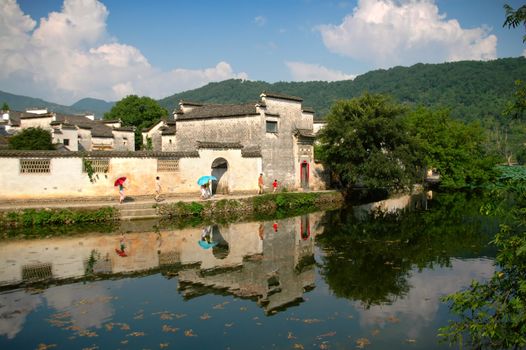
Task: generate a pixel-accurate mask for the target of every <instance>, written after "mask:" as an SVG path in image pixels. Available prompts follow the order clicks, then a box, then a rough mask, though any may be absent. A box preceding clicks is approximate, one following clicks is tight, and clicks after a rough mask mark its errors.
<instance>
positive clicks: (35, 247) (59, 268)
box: [0, 214, 320, 311]
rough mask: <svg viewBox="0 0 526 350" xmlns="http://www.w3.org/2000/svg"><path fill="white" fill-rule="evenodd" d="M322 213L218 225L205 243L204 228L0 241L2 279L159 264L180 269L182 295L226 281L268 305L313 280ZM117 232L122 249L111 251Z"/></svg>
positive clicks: (294, 298)
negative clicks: (121, 252)
mask: <svg viewBox="0 0 526 350" xmlns="http://www.w3.org/2000/svg"><path fill="white" fill-rule="evenodd" d="M319 215H320V214H311V215H305V216H303V217H298V218H291V219H285V220H280V221H277V222H275V223H274V222H265V223H257V222H256V223H235V224H230V225H228V226H215V227H214V228H213V230H212V232H213V241H216V242H218V243H219V244H218V245H217V246H215V247H212V248H210V249H203V247H202V246H200V245H199V244H198V242H199V241H200V239H201V235H202V229H201V228H187V229H182V230H178V231H160V232H159V233H156V232H140V233H128V234H126V235H125V236H121V235H118V234H117V235H85V236H82V237H75V238H64V237H60V238H49V239H46V240H23V241H8V242H1V243H0V286H5V287H7V286H13V287H15V286H19V285H24V284H31V283H33V282H37V281H49V280H62V279H77V278H82V277H84V276H85V273H86V271H90V272H93V273H95V274H107V275H115V274H133V273H138V272H141V273H144V272H145V271H152V273H153V272H157V271H159V270H160V271H161V273H162V274H164V275H167V276H173V275H178V276H179V280H180V283H181V285H182V286H184V287H182V288H181V293H183V295H184V296H186V297H191V296H192V295H195V290H197V289H195V288H194V287H193V286H197V285H200V286H206V287H208V288H212V289H216V288H217V289H224V288H226V289H228V291H229V292H230V293H232V294H235V295H238V296H240V297H256V298H257V299H258V302H259V303H260V304H261V305H262V306H264V307H265V309H266V310H267V311H270V310H272V309H275V308H279V307H281V306H284V305H287V304H289V303H291V302H298V301H301V300H302V295H303V293H304V291H305V290H308V289H310V288H312V287H313V286H314V268H313V263H314V260H313V249H314V240H313V237H314V235H315V231H316V230H317V229H318V227H317V224H316V223H317V222H318V221H319ZM123 237H124V238H123ZM121 239H123V241H124V245H125V252H126V256H120V255H119V254H117V252H116V249H120V242H121ZM90 258H91V259H90Z"/></svg>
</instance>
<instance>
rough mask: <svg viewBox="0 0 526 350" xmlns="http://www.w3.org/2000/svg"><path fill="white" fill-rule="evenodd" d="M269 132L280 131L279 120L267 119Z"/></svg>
mask: <svg viewBox="0 0 526 350" xmlns="http://www.w3.org/2000/svg"><path fill="white" fill-rule="evenodd" d="M266 128H267V132H271V133H277V132H278V122H277V121H274V120H267V121H266Z"/></svg>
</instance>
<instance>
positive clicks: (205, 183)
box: [197, 175, 217, 199]
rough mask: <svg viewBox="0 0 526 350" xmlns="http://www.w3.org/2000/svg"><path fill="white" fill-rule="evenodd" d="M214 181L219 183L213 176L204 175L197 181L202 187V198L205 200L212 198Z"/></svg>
mask: <svg viewBox="0 0 526 350" xmlns="http://www.w3.org/2000/svg"><path fill="white" fill-rule="evenodd" d="M212 181H217V178H216V177H215V176H213V175H204V176H201V177H200V178H199V179H198V180H197V184H198V185H199V186H201V197H202V198H203V199H206V198H210V197H212Z"/></svg>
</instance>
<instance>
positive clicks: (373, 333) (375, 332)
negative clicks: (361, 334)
mask: <svg viewBox="0 0 526 350" xmlns="http://www.w3.org/2000/svg"><path fill="white" fill-rule="evenodd" d="M371 334H372V335H374V336H376V335H378V334H380V330H379V329H378V328H376V329H373V330H372V331H371Z"/></svg>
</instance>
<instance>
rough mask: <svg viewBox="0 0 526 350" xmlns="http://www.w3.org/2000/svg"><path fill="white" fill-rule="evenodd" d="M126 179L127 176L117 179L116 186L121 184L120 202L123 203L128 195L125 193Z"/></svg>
mask: <svg viewBox="0 0 526 350" xmlns="http://www.w3.org/2000/svg"><path fill="white" fill-rule="evenodd" d="M125 181H126V177H125V176H122V177H119V178H118V179H117V180H115V183H114V184H113V185H114V186H119V203H121V204H122V202H124V198H126V195H125V194H124V188H125V187H124V182H125Z"/></svg>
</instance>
